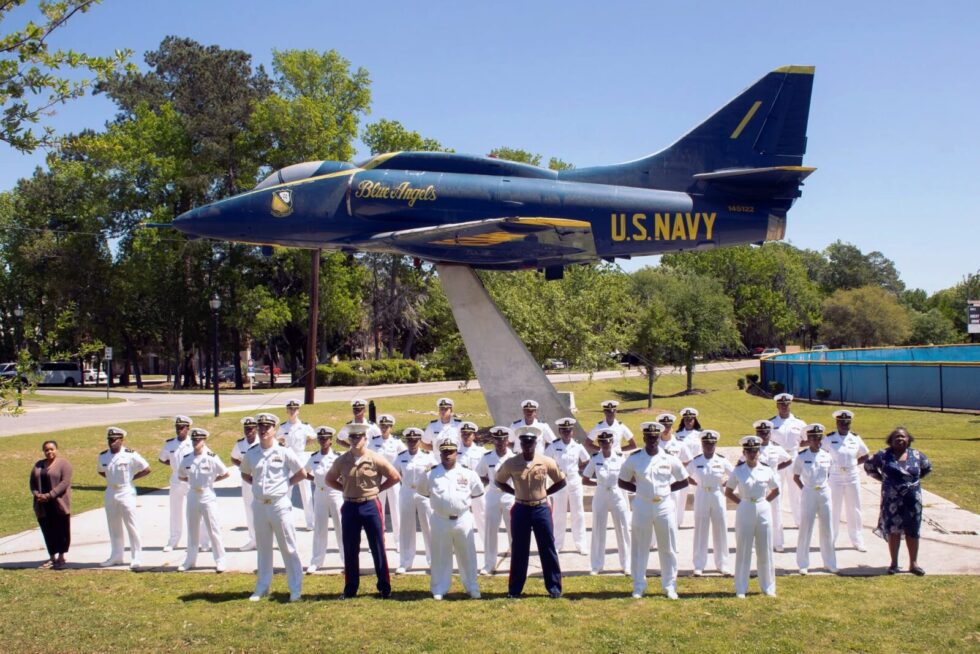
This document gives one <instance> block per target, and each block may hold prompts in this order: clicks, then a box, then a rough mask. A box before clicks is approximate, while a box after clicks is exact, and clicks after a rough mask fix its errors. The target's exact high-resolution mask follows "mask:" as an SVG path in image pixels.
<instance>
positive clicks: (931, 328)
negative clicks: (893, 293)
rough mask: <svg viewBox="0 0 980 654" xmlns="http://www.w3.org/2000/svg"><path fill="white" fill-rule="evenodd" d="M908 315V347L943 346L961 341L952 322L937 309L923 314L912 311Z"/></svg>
mask: <svg viewBox="0 0 980 654" xmlns="http://www.w3.org/2000/svg"><path fill="white" fill-rule="evenodd" d="M910 314H911V320H912V323H911V324H912V331H911V333H910V335H909V338H908V344H909V345H944V344H946V343H959V342H961V341H962V340H963V335H962V334H961V333H960V332H958V331H957V330H956V325H954V324H953V321H952V320H950V319H949V318H947V317H946V316H945V315H943V312H942V311H940V310H939V309H929V310H928V311H925V312H922V311H916V310H914V309H912V310H910Z"/></svg>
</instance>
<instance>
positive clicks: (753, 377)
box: [745, 374, 759, 384]
mask: <svg viewBox="0 0 980 654" xmlns="http://www.w3.org/2000/svg"><path fill="white" fill-rule="evenodd" d="M745 381H747V382H748V383H749V384H758V383H759V375H756V374H749V375H745Z"/></svg>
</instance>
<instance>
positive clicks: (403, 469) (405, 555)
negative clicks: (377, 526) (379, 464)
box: [394, 427, 436, 574]
mask: <svg viewBox="0 0 980 654" xmlns="http://www.w3.org/2000/svg"><path fill="white" fill-rule="evenodd" d="M402 438H403V439H404V440H405V445H407V446H408V449H406V450H405V451H404V452H402V453H401V454H399V455H398V458H397V459H395V463H394V465H395V469H396V470H398V474H400V475H401V478H402V480H401V492H400V493H399V496H398V501H399V502H400V503H401V506H400V507H399V509H398V510H399V511H400V514H399V518H400V521H401V524H400V525H399V528H398V560H399V563H398V568H397V569H396V570H395V572H397V573H398V574H402V573H404V572H406V571H407V570H409V569H411V568H412V566H413V565H414V562H415V552H416V549H417V547H418V545H417V536H416V531H415V521H416V520H418V524H419V528H420V529H421V530H422V541H423V543H424V544H425V561H426V564H427V565H430V566H431V565H432V546H431V545H430V542H429V516H430V515H432V508H431V507H430V506H429V498H427V497H423V496H422V495H419V494H418V493H417V492H415V487H416V485H417V484H418V482H419V480H420V479H422V477H423V476H424V475H426V474H428V472H429V470H431V469H432V467H433V466H435V465H436V460H435V457H433V456H432V453H431V452H426V451H425V450H423V449H422V448H421V447H420V444H421V442H422V430H421V429H418V428H416V427H409V428H408V429H406V430H405V431H403V432H402Z"/></svg>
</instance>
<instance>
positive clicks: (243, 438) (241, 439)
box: [237, 436, 245, 443]
mask: <svg viewBox="0 0 980 654" xmlns="http://www.w3.org/2000/svg"><path fill="white" fill-rule="evenodd" d="M237 442H239V443H244V442H245V437H244V436H242V437H241V438H239V439H238V441H237Z"/></svg>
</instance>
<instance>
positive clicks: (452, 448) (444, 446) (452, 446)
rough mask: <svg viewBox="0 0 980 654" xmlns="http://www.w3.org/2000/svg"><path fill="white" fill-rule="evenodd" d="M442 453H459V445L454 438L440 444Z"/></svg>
mask: <svg viewBox="0 0 980 654" xmlns="http://www.w3.org/2000/svg"><path fill="white" fill-rule="evenodd" d="M439 451H440V452H457V451H459V445H457V444H456V441H455V440H453V439H452V438H447V439H446V440H444V441H442V442H441V443H439Z"/></svg>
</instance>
